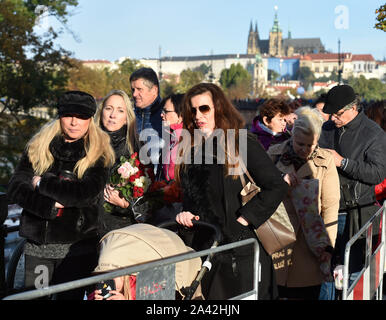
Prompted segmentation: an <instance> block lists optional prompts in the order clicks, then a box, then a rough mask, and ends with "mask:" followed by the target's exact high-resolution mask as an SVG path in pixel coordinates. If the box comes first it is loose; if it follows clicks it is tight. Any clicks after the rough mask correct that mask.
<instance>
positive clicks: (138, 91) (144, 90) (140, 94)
mask: <svg viewBox="0 0 386 320" xmlns="http://www.w3.org/2000/svg"><path fill="white" fill-rule="evenodd" d="M131 91H132V93H133V98H134V101H135V106H136V107H138V108H146V107H148V106H150V105H151V104H152V103H153V102H154V100H155V99H156V98H157V96H158V88H157V86H156V85H153V86H152V87H151V88H150V89H149V88H148V87H147V86H146V85H145V83H144V80H143V79H137V80H135V81H132V82H131Z"/></svg>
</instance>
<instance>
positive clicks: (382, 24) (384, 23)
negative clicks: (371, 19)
mask: <svg viewBox="0 0 386 320" xmlns="http://www.w3.org/2000/svg"><path fill="white" fill-rule="evenodd" d="M375 13H376V14H377V18H376V19H377V21H378V22H377V23H376V24H375V28H376V29H379V30H382V31H385V32H386V4H384V5H382V6H380V7H379V8H378V9H376V10H375Z"/></svg>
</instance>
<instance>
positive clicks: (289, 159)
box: [279, 140, 319, 171]
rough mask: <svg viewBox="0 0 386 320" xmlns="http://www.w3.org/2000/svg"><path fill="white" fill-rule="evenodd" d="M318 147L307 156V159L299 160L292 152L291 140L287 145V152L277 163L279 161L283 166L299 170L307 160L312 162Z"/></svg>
mask: <svg viewBox="0 0 386 320" xmlns="http://www.w3.org/2000/svg"><path fill="white" fill-rule="evenodd" d="M318 149H319V146H316V147H315V150H314V151H313V152H312V153H311V154H310V155H309V157H308V158H307V159H303V158H300V157H299V156H298V155H297V154H296V153H295V151H294V148H293V145H292V140H290V141H289V143H288V150H287V151H286V152H284V153H283V154H282V155H281V156H280V158H279V161H281V163H282V164H284V165H285V166H289V165H291V164H293V165H294V167H295V170H296V171H297V170H299V168H300V167H301V166H302V165H304V164H305V163H306V162H307V161H308V160H312V159H314V158H315V157H316V154H317V153H318Z"/></svg>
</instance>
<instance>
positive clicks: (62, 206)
mask: <svg viewBox="0 0 386 320" xmlns="http://www.w3.org/2000/svg"><path fill="white" fill-rule="evenodd" d="M55 208H56V209H63V208H64V205H62V204H61V203H59V202H55Z"/></svg>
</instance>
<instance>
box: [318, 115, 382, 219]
mask: <svg viewBox="0 0 386 320" xmlns="http://www.w3.org/2000/svg"><path fill="white" fill-rule="evenodd" d="M319 145H320V146H321V147H322V148H329V149H334V150H336V151H337V152H338V153H339V154H340V155H341V156H342V157H344V158H347V159H348V163H347V166H346V168H345V169H344V170H342V169H341V168H338V174H339V179H340V184H341V185H343V184H345V183H346V184H347V183H348V184H351V185H352V187H353V191H354V193H355V195H354V196H355V198H356V200H357V202H358V204H359V205H361V206H365V205H369V204H373V203H374V202H375V190H374V187H375V185H377V184H378V183H381V182H382V181H383V179H384V178H385V177H386V161H385V154H386V133H385V132H384V131H383V130H382V129H381V128H380V127H379V125H377V124H376V123H375V122H374V121H372V120H370V119H369V118H368V117H367V116H366V115H365V114H364V113H363V111H361V112H359V114H358V115H357V116H356V117H355V118H354V119H353V120H352V121H350V122H349V123H348V124H347V125H345V126H344V127H342V128H336V127H335V125H333V123H331V122H327V123H325V124H324V126H323V131H322V134H321V137H320V140H319ZM340 199H341V202H340V210H342V211H343V210H346V204H345V197H344V195H343V194H341V198H340ZM364 223H365V221H364Z"/></svg>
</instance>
